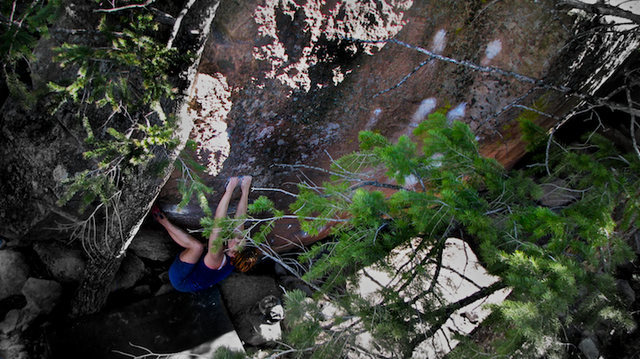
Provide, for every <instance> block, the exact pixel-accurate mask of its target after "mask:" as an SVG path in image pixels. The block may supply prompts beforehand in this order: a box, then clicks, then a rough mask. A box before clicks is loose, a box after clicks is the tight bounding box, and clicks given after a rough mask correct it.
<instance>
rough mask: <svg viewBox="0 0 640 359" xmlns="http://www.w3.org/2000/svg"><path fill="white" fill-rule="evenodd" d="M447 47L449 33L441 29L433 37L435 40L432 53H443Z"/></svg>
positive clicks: (432, 41) (432, 42) (432, 44)
mask: <svg viewBox="0 0 640 359" xmlns="http://www.w3.org/2000/svg"><path fill="white" fill-rule="evenodd" d="M445 46H447V32H446V31H445V30H444V29H440V30H438V32H436V34H435V35H433V40H431V51H433V52H435V53H437V54H439V53H442V51H444V48H445Z"/></svg>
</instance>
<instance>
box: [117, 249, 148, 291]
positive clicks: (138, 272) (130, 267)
mask: <svg viewBox="0 0 640 359" xmlns="http://www.w3.org/2000/svg"><path fill="white" fill-rule="evenodd" d="M144 274H145V266H144V262H142V260H141V259H140V258H138V257H137V256H135V255H133V254H129V255H128V256H126V257H125V258H124V260H123V261H122V265H121V266H120V269H119V270H118V272H117V273H116V277H115V279H114V281H113V283H112V285H111V291H116V290H119V289H128V288H131V287H133V286H134V285H135V284H136V283H137V282H138V281H139V280H140V279H141V278H142V277H143V276H144Z"/></svg>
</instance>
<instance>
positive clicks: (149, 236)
mask: <svg viewBox="0 0 640 359" xmlns="http://www.w3.org/2000/svg"><path fill="white" fill-rule="evenodd" d="M129 248H130V249H131V251H133V253H135V255H136V256H138V257H140V258H146V259H150V260H153V261H166V260H169V259H171V258H173V257H174V256H175V253H176V251H175V245H174V244H173V241H172V240H171V238H169V236H168V235H167V233H166V231H151V230H145V231H140V232H138V234H137V235H136V236H135V238H134V239H133V242H132V243H131V246H130V247H129Z"/></svg>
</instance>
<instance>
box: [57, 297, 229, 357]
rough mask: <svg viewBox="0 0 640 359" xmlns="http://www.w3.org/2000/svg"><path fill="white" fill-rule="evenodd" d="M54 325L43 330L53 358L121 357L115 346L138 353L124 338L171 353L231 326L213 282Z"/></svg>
mask: <svg viewBox="0 0 640 359" xmlns="http://www.w3.org/2000/svg"><path fill="white" fill-rule="evenodd" d="M56 329H57V330H50V333H49V334H48V336H49V344H50V346H51V354H52V355H51V357H52V358H94V359H100V358H118V357H122V358H124V357H125V356H123V355H120V354H118V353H115V352H114V350H117V351H122V352H125V353H130V354H142V352H141V351H140V350H139V349H136V348H134V347H132V346H131V345H130V344H129V343H132V344H135V345H137V346H141V347H145V348H147V349H149V350H151V351H153V352H155V353H175V352H180V351H183V350H186V349H189V348H193V347H195V346H197V345H199V344H202V343H204V342H207V341H211V340H213V339H215V338H217V337H219V336H222V335H224V334H225V333H227V332H232V331H234V328H233V325H232V324H231V321H230V319H229V317H228V315H227V312H226V310H225V308H224V306H223V303H222V301H221V299H220V292H219V291H218V287H217V286H214V287H212V288H210V289H207V290H205V291H201V292H198V293H179V292H172V293H168V294H165V295H161V296H157V297H153V298H150V299H147V300H144V301H140V302H138V303H135V304H132V305H129V306H127V307H124V308H120V309H115V310H112V311H110V312H108V313H100V314H96V315H90V316H86V317H83V318H80V319H79V320H78V321H76V322H74V323H67V324H66V325H65V324H62V325H60V326H59V327H58V328H56Z"/></svg>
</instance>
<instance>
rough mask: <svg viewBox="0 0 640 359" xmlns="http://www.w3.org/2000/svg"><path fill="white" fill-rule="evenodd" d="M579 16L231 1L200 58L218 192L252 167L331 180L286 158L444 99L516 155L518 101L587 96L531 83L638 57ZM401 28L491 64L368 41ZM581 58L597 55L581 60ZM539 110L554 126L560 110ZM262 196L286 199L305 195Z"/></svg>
mask: <svg viewBox="0 0 640 359" xmlns="http://www.w3.org/2000/svg"><path fill="white" fill-rule="evenodd" d="M374 4H375V6H374ZM572 22H574V19H572V18H570V17H569V16H567V15H566V14H563V13H562V12H558V11H557V10H556V8H555V2H553V1H537V2H526V3H523V2H518V1H500V2H489V3H487V2H481V1H465V2H451V1H444V0H432V1H421V2H412V1H399V2H387V1H376V2H374V1H363V2H358V3H353V2H348V1H345V2H326V3H324V2H321V1H313V0H312V1H307V2H305V3H304V4H299V3H297V2H294V1H279V2H278V1H271V0H269V1H265V2H258V1H244V2H241V3H236V2H223V3H221V5H220V7H219V9H218V13H217V15H216V18H215V20H214V24H213V29H212V33H211V36H210V37H209V40H208V42H207V45H206V47H205V51H204V53H203V58H202V61H201V64H200V67H199V72H200V78H202V79H203V80H202V82H201V84H202V87H200V88H198V95H197V96H196V97H195V98H194V106H193V109H195V110H193V111H195V112H193V114H194V116H195V117H196V124H195V126H194V131H193V132H192V134H191V137H192V138H193V139H195V140H196V141H197V142H198V144H199V153H198V154H197V157H198V160H199V161H200V163H202V164H203V165H205V166H207V168H208V174H209V176H208V177H206V178H205V182H206V183H207V184H209V185H210V186H211V187H212V188H214V189H215V190H216V191H217V193H216V194H215V195H214V196H212V198H211V200H212V202H214V203H215V201H216V200H217V199H218V196H219V195H220V194H221V193H222V192H223V191H222V188H221V187H222V183H223V182H224V178H226V177H227V176H229V175H237V174H251V175H253V176H254V184H255V187H272V188H273V187H276V188H280V189H285V190H288V191H294V192H295V190H296V188H295V184H296V183H298V182H300V181H301V180H302V179H306V180H308V181H315V182H317V183H320V182H321V181H322V180H323V179H325V178H326V175H325V174H323V173H319V172H314V171H308V170H305V173H304V175H301V173H300V170H299V169H292V168H290V167H286V166H285V167H282V166H278V164H302V165H309V166H316V167H322V168H326V167H327V166H328V163H329V162H330V161H331V159H332V158H337V157H340V156H341V155H343V154H346V153H349V152H351V151H353V150H355V149H357V147H358V140H357V135H358V132H359V131H361V130H373V131H379V132H380V133H383V134H385V135H386V136H388V137H391V138H392V139H394V138H398V137H399V136H401V135H405V134H411V131H412V130H413V128H415V126H416V125H417V124H418V123H419V122H421V121H423V120H425V119H426V118H427V115H428V114H429V113H430V112H433V111H434V110H435V109H437V108H443V107H447V108H449V109H450V111H449V118H450V119H459V120H461V121H463V122H466V123H467V124H469V126H470V127H471V128H472V130H474V131H475V133H476V135H477V137H478V139H479V140H480V141H481V143H482V144H483V147H482V148H483V149H482V151H483V153H484V154H486V155H487V156H491V157H494V158H497V159H498V160H499V161H501V162H502V163H503V164H504V165H506V166H510V165H513V164H514V163H515V161H517V160H518V159H519V158H521V156H522V155H523V154H524V153H525V144H524V143H523V142H522V141H521V140H520V133H519V126H518V125H517V123H515V121H514V119H515V118H516V117H517V116H519V115H520V114H522V111H523V110H522V108H519V107H518V106H525V107H531V106H533V107H535V108H538V109H542V110H543V111H544V112H547V113H549V114H551V115H553V116H555V118H559V117H562V116H564V115H565V114H566V113H567V112H568V111H569V110H570V108H571V107H572V106H573V105H574V103H573V102H571V101H567V100H566V98H567V96H565V94H564V93H560V92H558V91H552V90H548V89H544V88H538V87H536V86H534V84H532V83H531V82H530V81H535V80H536V79H548V82H549V83H551V84H552V85H554V86H565V85H569V86H571V87H572V88H574V89H576V90H580V91H585V92H586V93H593V91H595V89H596V88H597V86H595V85H593V81H591V82H590V85H588V86H587V85H585V86H584V88H583V87H581V86H582V85H583V83H584V82H587V80H593V79H594V78H598V79H602V78H606V77H607V76H608V75H610V74H611V72H612V71H613V70H612V69H611V68H609V67H607V66H603V64H608V63H609V62H611V60H612V59H618V58H626V57H627V56H628V54H629V53H630V51H631V48H633V46H635V45H634V44H636V42H634V41H635V40H634V38H632V37H631V36H632V35H629V37H626V38H623V39H622V40H621V41H618V42H612V44H613V45H611V46H610V47H607V46H605V45H602V44H601V45H598V46H596V48H595V49H594V46H593V44H589V43H588V41H586V40H585V42H580V41H576V40H575V38H574V33H573V30H571V29H570V28H571V26H572ZM583 30H584V31H587V30H585V29H583ZM575 31H582V30H580V28H579V27H577V28H576V29H575ZM625 36H627V35H625ZM392 37H394V38H395V39H398V40H399V41H402V43H404V44H407V45H411V46H416V47H419V48H420V49H424V50H426V51H429V53H431V54H435V55H442V56H446V57H448V58H453V59H458V60H465V61H468V62H470V63H473V64H477V65H478V66H489V67H487V68H485V70H483V71H475V70H472V69H471V68H470V67H465V66H459V65H454V64H452V63H451V62H448V61H441V60H434V59H430V58H429V57H428V56H427V55H426V54H425V53H424V52H420V51H417V50H416V49H415V48H414V49H412V48H407V47H406V46H402V44H397V43H380V42H378V43H373V44H372V43H366V42H362V41H357V40H354V39H358V40H367V41H374V42H375V41H377V40H384V39H388V38H392ZM589 51H591V52H589ZM596 54H597V56H595V55H596ZM578 58H582V59H584V60H583V62H582V63H575V62H576V60H577V59H578ZM493 68H499V69H503V70H505V71H511V72H513V73H518V74H521V75H522V76H520V77H518V76H503V75H499V74H497V71H494V70H492V69H493ZM569 68H571V69H572V70H571V71H569V70H568V69H569ZM409 75H410V76H409ZM523 79H525V80H523ZM526 79H529V80H526ZM207 88H208V90H207ZM533 117H534V121H535V122H536V123H538V124H540V125H541V126H543V127H546V128H548V127H550V126H553V125H554V124H555V121H556V120H555V119H554V118H549V117H545V116H533ZM225 128H226V129H227V130H226V131H225V130H224V129H225ZM325 151H326V152H325ZM179 177H180V176H179V175H178V174H176V175H174V180H173V181H170V182H169V183H168V184H167V185H166V186H165V188H164V190H163V192H162V193H161V200H162V201H164V202H165V203H166V204H172V203H177V195H176V184H177V182H176V181H175V180H176V179H178V178H179ZM259 194H267V195H269V196H270V197H271V198H272V199H274V200H275V201H276V205H277V206H279V207H280V208H286V206H287V204H288V203H289V202H290V200H291V199H290V198H288V197H287V196H286V195H283V194H281V193H276V192H258V193H254V195H256V196H257V195H259ZM200 216H202V212H201V211H199V210H197V208H195V209H194V208H191V210H190V212H189V213H188V214H186V215H185V214H182V215H181V216H179V217H180V218H179V221H180V223H185V224H187V223H190V224H193V223H197V219H198V218H199V217H200ZM176 219H178V218H176ZM277 230H280V228H277ZM285 232H286V233H288V232H287V231H286V229H285ZM294 232H295V231H294ZM283 233H284V232H283Z"/></svg>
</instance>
